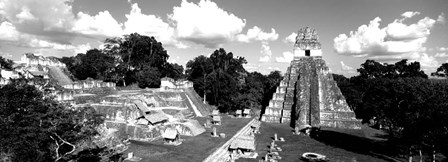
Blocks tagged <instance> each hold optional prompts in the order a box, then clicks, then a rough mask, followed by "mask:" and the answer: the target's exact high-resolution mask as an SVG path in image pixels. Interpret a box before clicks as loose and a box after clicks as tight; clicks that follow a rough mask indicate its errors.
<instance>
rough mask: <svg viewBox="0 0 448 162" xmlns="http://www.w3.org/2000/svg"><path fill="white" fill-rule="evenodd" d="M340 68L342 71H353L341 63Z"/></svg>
mask: <svg viewBox="0 0 448 162" xmlns="http://www.w3.org/2000/svg"><path fill="white" fill-rule="evenodd" d="M341 68H342V70H344V71H353V70H354V69H353V67H350V66H348V65H346V64H345V63H344V62H343V61H341Z"/></svg>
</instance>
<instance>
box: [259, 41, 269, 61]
mask: <svg viewBox="0 0 448 162" xmlns="http://www.w3.org/2000/svg"><path fill="white" fill-rule="evenodd" d="M260 53H261V57H260V59H259V61H260V62H269V61H270V60H271V57H272V51H271V47H270V46H269V44H268V43H267V42H262V43H261V51H260Z"/></svg>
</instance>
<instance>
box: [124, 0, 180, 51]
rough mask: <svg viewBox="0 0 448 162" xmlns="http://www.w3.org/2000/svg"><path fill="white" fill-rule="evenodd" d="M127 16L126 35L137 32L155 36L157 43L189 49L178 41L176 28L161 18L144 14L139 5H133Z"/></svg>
mask: <svg viewBox="0 0 448 162" xmlns="http://www.w3.org/2000/svg"><path fill="white" fill-rule="evenodd" d="M125 16H126V18H127V21H126V22H125V23H124V34H130V33H135V32H137V33H139V34H143V35H149V36H154V37H155V38H156V39H157V41H160V42H162V43H163V44H164V45H172V46H176V47H177V48H187V47H188V46H187V45H185V44H183V43H182V42H179V41H178V40H177V38H176V31H175V28H174V27H172V26H170V24H168V23H166V22H164V21H163V20H162V18H160V17H157V16H155V15H145V14H143V13H142V12H141V9H140V8H139V6H138V4H137V3H134V4H132V7H131V11H130V13H129V14H126V15H125Z"/></svg>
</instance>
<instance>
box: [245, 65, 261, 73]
mask: <svg viewBox="0 0 448 162" xmlns="http://www.w3.org/2000/svg"><path fill="white" fill-rule="evenodd" d="M243 67H244V69H246V71H248V72H253V71H259V69H260V67H261V65H260V64H256V65H255V64H251V63H247V64H243Z"/></svg>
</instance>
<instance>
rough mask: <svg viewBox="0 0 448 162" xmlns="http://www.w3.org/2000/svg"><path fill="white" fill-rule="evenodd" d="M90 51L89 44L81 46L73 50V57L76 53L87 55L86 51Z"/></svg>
mask: <svg viewBox="0 0 448 162" xmlns="http://www.w3.org/2000/svg"><path fill="white" fill-rule="evenodd" d="M90 49H92V47H91V46H90V43H86V44H81V45H79V46H76V47H75V48H74V49H73V50H74V51H75V55H76V54H78V53H87V51H88V50H90Z"/></svg>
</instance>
